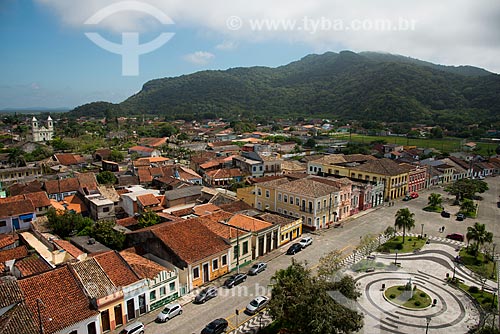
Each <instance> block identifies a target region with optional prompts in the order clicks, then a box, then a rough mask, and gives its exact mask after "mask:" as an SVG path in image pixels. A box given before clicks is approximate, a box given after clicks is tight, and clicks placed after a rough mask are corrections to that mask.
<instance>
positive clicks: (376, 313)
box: [353, 243, 495, 334]
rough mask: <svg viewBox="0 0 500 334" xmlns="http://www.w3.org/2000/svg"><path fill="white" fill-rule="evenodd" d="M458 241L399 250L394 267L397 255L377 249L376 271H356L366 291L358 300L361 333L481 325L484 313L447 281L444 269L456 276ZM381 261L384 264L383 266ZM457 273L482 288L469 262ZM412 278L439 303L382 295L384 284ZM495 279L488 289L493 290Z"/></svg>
mask: <svg viewBox="0 0 500 334" xmlns="http://www.w3.org/2000/svg"><path fill="white" fill-rule="evenodd" d="M455 247H456V245H451V244H446V243H431V244H430V245H427V246H426V247H425V248H424V249H423V250H422V251H421V252H419V253H415V254H400V255H399V256H398V259H397V262H398V263H399V264H400V266H395V265H394V262H395V258H394V254H376V259H375V262H378V263H379V264H378V265H379V266H380V268H379V269H376V270H375V271H374V272H361V273H354V274H353V276H354V278H355V280H356V282H357V283H358V285H359V289H360V290H361V292H362V296H361V298H360V299H359V305H358V307H359V308H360V310H361V312H363V313H364V314H365V325H364V328H363V330H362V331H361V332H362V333H401V334H407V333H425V332H426V329H427V321H428V319H429V318H430V322H429V325H428V327H429V328H428V333H446V334H450V333H467V331H468V330H469V329H470V328H471V327H474V326H475V325H477V324H478V322H479V320H480V312H479V310H478V309H477V307H476V306H475V304H474V303H473V301H472V300H471V299H470V298H469V296H468V295H466V294H465V293H464V292H462V291H461V290H458V289H456V288H455V287H453V286H450V285H448V284H447V283H446V274H447V273H448V274H449V275H450V276H452V275H453V269H454V267H455V265H454V262H453V259H454V257H455V256H456V255H457V252H456V249H455ZM381 263H383V264H384V265H385V267H381ZM455 275H456V277H458V278H459V279H461V280H463V282H464V283H465V284H467V285H469V286H471V285H475V286H478V287H480V286H481V283H480V282H478V281H477V280H476V279H475V278H474V276H473V274H472V273H471V272H470V271H469V270H468V269H466V268H465V267H461V266H457V267H456V268H455ZM410 278H411V280H412V283H414V284H415V285H416V286H417V287H418V289H421V290H423V291H425V292H426V293H428V294H429V296H430V297H431V299H432V300H434V299H436V301H437V303H436V305H435V306H432V307H428V308H426V309H421V310H411V309H405V308H401V307H398V306H396V305H394V304H393V303H390V302H388V301H387V300H386V299H385V298H384V294H383V289H382V284H385V287H386V288H388V287H390V286H394V285H405V284H406V283H407V282H408V281H409V279H410ZM494 287H495V283H494V282H490V281H489V282H488V283H487V286H486V289H489V290H492V289H493V288H494Z"/></svg>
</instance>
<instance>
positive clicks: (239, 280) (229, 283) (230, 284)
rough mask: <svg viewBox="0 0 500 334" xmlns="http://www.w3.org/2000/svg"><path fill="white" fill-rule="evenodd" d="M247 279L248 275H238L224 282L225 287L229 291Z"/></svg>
mask: <svg viewBox="0 0 500 334" xmlns="http://www.w3.org/2000/svg"><path fill="white" fill-rule="evenodd" d="M246 279H247V275H246V274H236V275H232V276H229V278H228V279H227V280H226V281H225V282H224V286H225V287H226V288H228V289H231V288H232V287H233V286H236V285H238V284H240V283H242V282H245V281H246Z"/></svg>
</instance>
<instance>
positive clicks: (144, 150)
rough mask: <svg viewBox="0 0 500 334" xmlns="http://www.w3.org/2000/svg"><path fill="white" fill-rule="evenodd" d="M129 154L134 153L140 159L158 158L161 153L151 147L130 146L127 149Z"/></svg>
mask: <svg viewBox="0 0 500 334" xmlns="http://www.w3.org/2000/svg"><path fill="white" fill-rule="evenodd" d="M128 153H129V154H133V153H136V154H138V155H139V156H140V157H159V156H161V152H160V151H159V150H157V149H155V148H152V147H146V146H132V147H130V148H129V149H128Z"/></svg>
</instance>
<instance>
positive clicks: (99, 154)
mask: <svg viewBox="0 0 500 334" xmlns="http://www.w3.org/2000/svg"><path fill="white" fill-rule="evenodd" d="M92 157H93V158H94V161H103V160H108V159H109V158H110V157H111V150H110V149H109V148H101V149H98V150H95V152H94V154H92Z"/></svg>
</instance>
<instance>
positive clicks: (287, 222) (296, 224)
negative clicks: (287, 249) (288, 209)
mask: <svg viewBox="0 0 500 334" xmlns="http://www.w3.org/2000/svg"><path fill="white" fill-rule="evenodd" d="M259 219H262V220H264V221H266V222H268V223H272V224H275V225H280V231H279V238H278V247H281V246H283V245H284V244H286V243H289V242H290V241H293V240H295V239H297V238H300V237H301V236H302V218H295V217H293V218H292V217H288V216H283V215H278V214H275V213H267V212H266V213H264V214H262V215H260V216H259Z"/></svg>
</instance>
